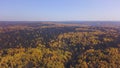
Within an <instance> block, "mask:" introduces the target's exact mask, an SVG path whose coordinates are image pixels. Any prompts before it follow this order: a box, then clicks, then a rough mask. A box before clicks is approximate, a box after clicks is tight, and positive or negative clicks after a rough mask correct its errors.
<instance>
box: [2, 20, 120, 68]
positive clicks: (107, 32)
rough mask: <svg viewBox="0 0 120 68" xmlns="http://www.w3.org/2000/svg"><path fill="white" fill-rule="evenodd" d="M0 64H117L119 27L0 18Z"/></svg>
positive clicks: (5, 67)
mask: <svg viewBox="0 0 120 68" xmlns="http://www.w3.org/2000/svg"><path fill="white" fill-rule="evenodd" d="M0 68H120V27H119V26H115V25H107V24H106V25H99V26H92V25H90V24H88V25H87V24H70V23H69V24H61V23H56V22H35V23H34V22H0Z"/></svg>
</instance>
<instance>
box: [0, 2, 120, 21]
mask: <svg viewBox="0 0 120 68" xmlns="http://www.w3.org/2000/svg"><path fill="white" fill-rule="evenodd" d="M0 20H1V21H3V20H4V21H12V20H15V21H67V20H69V21H71V20H73V21H74V20H77V21H83V20H87V21H89V20H92V21H93V20H95V21H97V20H100V21H102V20H108V21H120V0H0Z"/></svg>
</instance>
